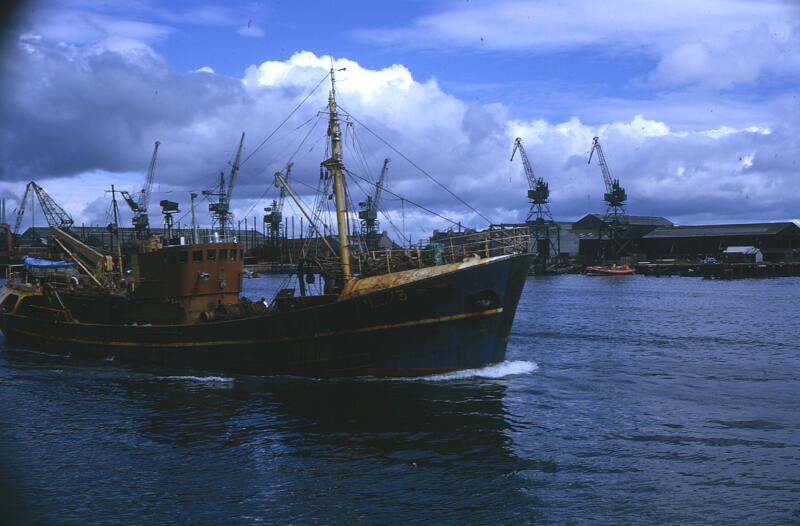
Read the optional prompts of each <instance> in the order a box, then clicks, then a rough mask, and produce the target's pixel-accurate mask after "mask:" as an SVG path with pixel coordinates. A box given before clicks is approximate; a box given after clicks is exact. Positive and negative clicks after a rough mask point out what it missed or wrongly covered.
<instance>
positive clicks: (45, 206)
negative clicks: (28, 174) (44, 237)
mask: <svg viewBox="0 0 800 526" xmlns="http://www.w3.org/2000/svg"><path fill="white" fill-rule="evenodd" d="M31 190H33V194H31V193H30V192H31ZM29 194H30V195H31V203H32V202H33V196H34V195H35V196H36V198H37V200H38V201H39V206H40V207H41V208H42V212H44V217H45V219H46V220H47V224H48V226H50V227H57V228H60V229H62V230H69V228H70V227H71V226H72V225H73V223H74V221H73V220H72V217H71V216H70V215H69V214H68V213H67V211H66V210H64V209H63V208H61V206H60V205H59V204H58V203H56V202H55V201H54V200H53V198H52V197H50V195H49V194H48V193H47V192H45V190H44V188H42V187H41V186H39V185H38V184H36V182H34V181H31V182H29V183H28V184H27V185H26V186H25V193H24V194H23V195H22V201H20V203H19V208H18V209H17V217H16V218H15V220H14V233H15V234H18V233H19V227H20V225H21V224H22V217H23V216H24V215H25V204H26V203H27V202H28V195H29ZM31 206H33V205H32V204H31Z"/></svg>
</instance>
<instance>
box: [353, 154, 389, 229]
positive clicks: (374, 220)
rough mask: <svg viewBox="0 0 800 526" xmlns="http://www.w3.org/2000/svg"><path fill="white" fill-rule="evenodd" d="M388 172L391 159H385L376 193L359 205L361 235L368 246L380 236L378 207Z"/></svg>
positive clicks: (376, 185)
mask: <svg viewBox="0 0 800 526" xmlns="http://www.w3.org/2000/svg"><path fill="white" fill-rule="evenodd" d="M388 171H389V159H384V160H383V168H381V175H380V177H378V182H377V183H376V184H375V193H374V194H373V195H368V196H367V200H366V201H361V202H360V203H358V206H360V207H361V210H359V211H358V218H359V219H360V220H361V235H362V236H363V237H364V239H365V240H367V244H368V245H369V240H371V239H374V238H376V237H377V234H378V226H379V222H378V206H380V202H381V193H383V186H384V185H385V184H386V174H387V173H388Z"/></svg>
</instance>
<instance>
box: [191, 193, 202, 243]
mask: <svg viewBox="0 0 800 526" xmlns="http://www.w3.org/2000/svg"><path fill="white" fill-rule="evenodd" d="M191 197H192V243H195V244H196V243H199V242H200V235H199V234H198V232H197V216H195V214H194V200H195V199H197V194H196V193H194V192H192V194H191Z"/></svg>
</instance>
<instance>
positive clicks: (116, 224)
mask: <svg viewBox="0 0 800 526" xmlns="http://www.w3.org/2000/svg"><path fill="white" fill-rule="evenodd" d="M156 144H158V143H156ZM156 149H158V146H156ZM154 155H155V154H154ZM111 204H112V206H113V208H114V229H113V231H112V233H113V234H114V242H115V244H116V245H117V247H116V248H117V265H118V266H119V277H120V279H122V278H123V277H124V270H123V268H122V246H121V244H120V242H119V213H118V211H117V193H116V190H114V185H113V184H112V185H111Z"/></svg>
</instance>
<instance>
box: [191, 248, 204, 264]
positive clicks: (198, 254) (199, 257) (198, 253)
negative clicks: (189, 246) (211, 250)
mask: <svg viewBox="0 0 800 526" xmlns="http://www.w3.org/2000/svg"><path fill="white" fill-rule="evenodd" d="M202 261H203V251H202V250H192V263H201V262H202Z"/></svg>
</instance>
